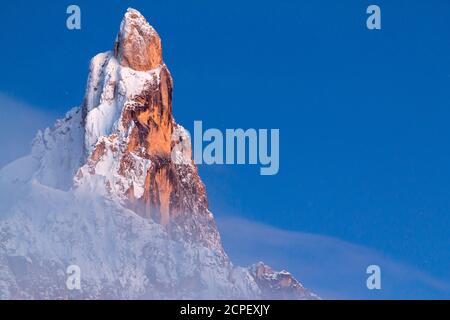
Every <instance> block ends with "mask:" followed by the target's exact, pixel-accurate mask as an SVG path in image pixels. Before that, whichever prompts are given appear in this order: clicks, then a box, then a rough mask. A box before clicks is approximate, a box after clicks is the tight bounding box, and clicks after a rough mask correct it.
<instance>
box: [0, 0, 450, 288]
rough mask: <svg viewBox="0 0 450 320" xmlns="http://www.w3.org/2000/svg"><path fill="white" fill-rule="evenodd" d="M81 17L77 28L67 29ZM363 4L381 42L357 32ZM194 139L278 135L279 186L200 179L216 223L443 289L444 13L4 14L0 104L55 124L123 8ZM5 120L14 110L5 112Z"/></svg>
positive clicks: (448, 182)
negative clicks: (199, 125) (137, 24)
mask: <svg viewBox="0 0 450 320" xmlns="http://www.w3.org/2000/svg"><path fill="white" fill-rule="evenodd" d="M72 3H75V4H78V5H79V6H80V7H81V10H82V30H80V31H69V30H67V29H66V27H65V21H66V17H67V15H66V13H65V11H66V7H67V6H68V5H69V4H72ZM369 4H378V5H379V6H380V7H381V10H382V30H381V31H369V30H367V28H366V27H365V21H366V18H367V15H366V13H365V11H366V8H367V6H368V5H369ZM129 6H131V7H135V8H136V9H138V10H140V11H141V12H142V13H143V14H144V15H145V16H146V17H147V18H148V20H149V21H150V23H151V24H152V25H153V26H154V27H155V28H156V29H157V30H158V32H159V34H160V35H161V37H162V39H163V46H164V57H165V61H166V63H167V65H168V66H169V68H170V70H171V72H172V75H173V77H174V80H175V91H174V114H175V117H176V119H177V121H178V122H179V123H181V124H183V125H185V126H186V127H187V128H189V129H190V128H192V126H193V122H194V120H202V121H203V122H204V126H205V127H216V128H220V129H226V128H279V129H280V132H281V133H280V134H281V155H280V173H279V174H278V175H277V176H274V177H262V176H260V175H259V169H258V168H257V167H252V166H243V167H238V166H230V167H223V166H217V167H205V166H202V167H201V168H200V170H201V175H202V178H203V179H204V182H205V184H206V186H207V190H208V193H209V200H210V205H211V209H212V211H213V212H214V213H215V214H216V216H218V217H219V218H220V217H225V216H227V215H234V216H239V217H244V218H246V219H249V220H254V221H259V222H262V223H265V224H269V225H272V226H274V227H279V228H282V229H288V230H292V231H304V232H309V233H314V234H321V235H327V236H332V237H337V238H340V239H343V240H346V241H348V242H351V243H356V244H360V245H363V246H366V247H369V248H373V249H376V250H378V251H379V252H382V253H384V254H385V255H387V256H389V257H393V258H394V259H396V260H399V261H402V262H405V263H407V264H409V265H411V266H414V267H417V268H419V269H421V270H424V271H426V272H427V273H429V274H431V275H433V276H436V277H439V278H442V279H447V280H448V279H450V253H449V252H450V250H449V249H450V126H449V121H450V25H449V24H450V19H449V18H450V2H449V1H447V0H433V1H425V0H421V1H406V0H405V1H400V0H395V1H384V0H383V1H373V2H372V1H370V2H369V1H356V0H355V1H331V0H327V1H324V0H314V1H313V0H308V1H294V0H292V1H284V0H281V1H265V0H260V1H237V0H227V1H209V0H188V1H172V0H169V1H166V0H165V1H74V2H69V1H34V2H33V3H29V1H23V0H15V1H8V2H4V3H2V5H1V8H0V28H1V29H0V30H1V31H0V43H1V44H2V45H1V50H0V58H1V61H2V72H1V77H0V92H1V93H4V94H6V95H8V96H10V97H13V98H16V99H20V100H23V101H26V102H27V103H29V104H31V105H33V106H36V107H37V108H40V109H42V111H45V112H49V113H54V114H55V115H58V116H60V115H62V114H63V113H64V112H65V111H67V110H68V109H69V108H70V107H72V106H75V105H79V104H80V103H81V102H82V99H83V94H84V88H85V82H86V77H87V69H88V63H89V60H90V58H91V57H92V56H94V55H95V54H96V53H98V52H102V51H106V50H109V49H111V48H112V46H113V42H114V39H115V36H116V33H117V31H118V28H119V23H120V21H121V18H122V16H123V14H124V12H125V10H126V8H127V7H129ZM10 112H14V110H10Z"/></svg>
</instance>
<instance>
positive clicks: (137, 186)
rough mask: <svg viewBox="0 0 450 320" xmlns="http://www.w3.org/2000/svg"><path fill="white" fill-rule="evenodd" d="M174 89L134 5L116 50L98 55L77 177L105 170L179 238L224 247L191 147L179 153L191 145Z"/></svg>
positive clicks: (125, 200)
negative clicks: (83, 161)
mask: <svg viewBox="0 0 450 320" xmlns="http://www.w3.org/2000/svg"><path fill="white" fill-rule="evenodd" d="M172 90H173V80H172V76H171V75H170V72H169V70H168V68H167V66H166V65H165V64H164V62H163V58H162V49H161V39H160V38H159V35H158V33H157V32H156V31H155V30H154V29H153V27H151V26H150V25H149V24H148V22H147V21H146V20H145V18H144V17H143V16H142V15H141V14H140V13H139V12H138V11H136V10H132V9H130V10H128V11H127V13H126V14H125V17H124V19H123V21H122V23H121V27H120V31H119V34H118V36H117V40H116V43H115V50H114V52H112V53H104V54H100V55H98V56H96V57H95V58H94V59H93V60H92V62H91V67H90V75H89V81H88V85H87V92H86V99H85V104H84V107H83V110H84V117H85V119H86V124H85V126H86V137H85V143H86V154H87V155H88V157H87V164H86V165H85V166H83V167H82V168H81V169H80V171H79V172H78V174H77V179H76V184H77V185H81V184H84V183H86V180H89V183H91V181H92V178H91V176H93V175H97V176H100V177H102V178H104V183H105V187H106V188H107V190H108V192H109V193H110V195H111V196H113V197H117V198H119V199H120V200H121V202H122V204H123V205H125V206H126V207H128V208H130V209H132V210H133V211H135V212H136V213H137V214H139V215H140V216H142V217H144V218H147V219H152V220H153V221H155V222H157V223H159V224H161V225H162V226H163V227H165V228H166V230H167V231H168V232H169V233H170V234H171V235H173V236H174V237H176V238H182V239H184V240H189V241H200V242H201V243H203V244H204V245H207V246H211V247H215V248H220V251H223V250H222V249H221V248H222V247H221V244H220V237H219V234H218V232H217V229H216V227H215V222H214V219H213V217H212V215H211V213H210V212H209V211H208V203H207V199H206V193H205V187H204V185H203V183H202V182H201V180H200V178H199V176H198V173H197V168H196V166H195V165H194V164H193V163H192V161H191V160H190V152H191V151H190V150H185V151H182V152H181V154H180V155H179V156H181V157H183V158H185V160H186V161H182V163H183V164H178V163H174V160H173V159H172V158H174V159H176V157H177V154H176V153H177V152H179V150H178V149H179V148H177V145H178V144H180V143H188V144H190V142H188V141H183V140H188V139H189V137H188V135H187V134H186V132H185V131H184V129H183V128H182V127H181V126H179V125H178V124H177V123H176V122H175V120H174V117H173V113H172ZM223 256H224V258H225V255H223Z"/></svg>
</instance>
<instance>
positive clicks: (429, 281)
mask: <svg viewBox="0 0 450 320" xmlns="http://www.w3.org/2000/svg"><path fill="white" fill-rule="evenodd" d="M218 225H219V229H220V231H221V235H222V238H223V242H224V245H225V249H226V250H227V251H228V252H229V254H230V256H231V258H232V260H233V261H234V262H235V263H237V264H240V265H249V264H252V263H254V262H256V261H259V260H262V261H264V262H266V263H267V264H269V265H272V266H273V267H274V268H286V269H288V271H290V272H291V273H293V275H294V276H295V277H296V278H297V279H299V280H300V281H301V282H302V283H303V284H304V285H305V286H306V287H308V288H309V289H311V290H312V291H313V292H315V293H317V294H318V295H320V296H321V297H322V298H324V299H431V298H436V299H443V298H447V299H448V298H450V282H449V281H448V280H447V281H444V280H440V279H437V278H435V277H433V276H430V275H428V274H427V273H425V272H423V271H421V270H418V269H417V268H414V267H412V266H409V265H407V264H405V263H402V262H398V261H395V260H393V259H391V258H389V257H386V256H385V255H383V254H382V253H380V252H377V251H375V250H372V249H369V248H366V247H364V246H360V245H355V244H352V243H349V242H346V241H342V240H339V239H336V238H332V237H327V236H321V235H315V234H309V233H302V232H291V231H285V230H281V229H277V228H274V227H271V226H267V225H264V224H260V223H256V222H252V221H248V220H245V219H242V218H238V217H223V218H219V219H218ZM369 265H379V266H380V267H381V275H382V277H381V279H382V288H381V290H369V289H367V286H366V280H367V278H368V276H369V275H368V274H366V269H367V267H368V266H369Z"/></svg>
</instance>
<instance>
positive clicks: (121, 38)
mask: <svg viewBox="0 0 450 320" xmlns="http://www.w3.org/2000/svg"><path fill="white" fill-rule="evenodd" d="M114 56H115V57H116V58H117V59H118V60H119V62H120V64H121V65H122V66H124V67H129V68H132V69H134V70H137V71H148V70H152V69H155V68H157V67H158V66H159V65H161V64H162V61H163V59H162V46H161V38H160V37H159V35H158V33H157V32H156V30H155V29H154V28H153V27H152V26H151V25H150V24H149V23H148V22H147V20H146V19H145V17H144V16H143V15H142V14H141V13H140V12H139V11H137V10H135V9H132V8H128V10H127V12H126V13H125V16H124V17H123V20H122V23H121V24H120V30H119V34H118V35H117V39H116V43H115V46H114Z"/></svg>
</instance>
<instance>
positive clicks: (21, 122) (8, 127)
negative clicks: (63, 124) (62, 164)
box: [0, 92, 56, 168]
mask: <svg viewBox="0 0 450 320" xmlns="http://www.w3.org/2000/svg"><path fill="white" fill-rule="evenodd" d="M55 119H56V116H55V115H51V114H48V113H46V112H44V111H42V110H41V109H39V108H36V107H34V106H32V105H30V104H27V103H25V102H23V101H20V100H18V99H16V98H13V97H11V96H9V95H6V94H4V93H2V92H0V128H2V134H1V135H0V148H1V152H0V168H1V167H3V166H4V165H5V164H7V163H9V162H11V161H13V160H16V159H17V158H19V157H21V156H24V155H26V154H28V152H29V151H30V148H31V143H32V141H33V138H34V137H35V136H36V133H37V131H38V130H39V129H44V128H45V127H47V126H49V125H52V123H53V122H54V120H55Z"/></svg>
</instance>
